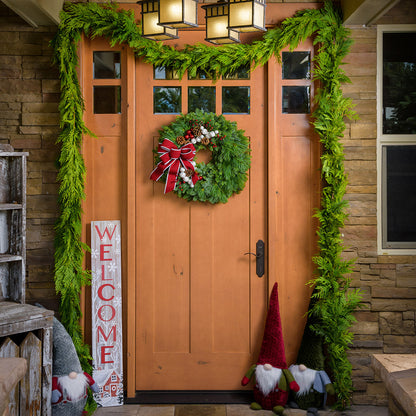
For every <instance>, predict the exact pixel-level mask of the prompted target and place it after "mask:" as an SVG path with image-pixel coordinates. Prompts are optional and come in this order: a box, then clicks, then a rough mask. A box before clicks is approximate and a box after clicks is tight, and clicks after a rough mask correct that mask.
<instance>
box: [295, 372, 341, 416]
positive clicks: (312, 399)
mask: <svg viewBox="0 0 416 416" xmlns="http://www.w3.org/2000/svg"><path fill="white" fill-rule="evenodd" d="M289 370H290V372H291V373H292V375H293V377H294V378H295V380H296V382H297V383H298V385H299V391H298V392H296V393H295V394H294V396H295V402H296V403H297V404H298V406H297V407H300V408H302V409H304V410H306V411H307V412H306V414H307V416H318V415H319V413H318V409H319V408H325V405H326V398H327V394H328V393H329V394H335V391H334V386H333V385H332V383H331V380H330V379H329V377H328V374H327V373H326V372H325V371H324V370H319V371H318V370H313V369H311V368H308V367H306V366H305V365H304V364H292V365H291V366H290V367H289ZM291 406H292V407H296V406H293V405H291Z"/></svg>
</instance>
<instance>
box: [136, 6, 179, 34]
mask: <svg viewBox="0 0 416 416" xmlns="http://www.w3.org/2000/svg"><path fill="white" fill-rule="evenodd" d="M137 3H138V4H141V5H142V12H141V14H142V36H143V37H145V38H148V39H153V40H168V39H177V38H178V30H177V29H174V28H171V27H165V26H161V25H159V1H158V0H142V1H138V2H137Z"/></svg>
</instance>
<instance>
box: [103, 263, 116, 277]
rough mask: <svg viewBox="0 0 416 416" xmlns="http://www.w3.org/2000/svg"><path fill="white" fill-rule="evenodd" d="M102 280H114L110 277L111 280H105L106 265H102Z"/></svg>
mask: <svg viewBox="0 0 416 416" xmlns="http://www.w3.org/2000/svg"><path fill="white" fill-rule="evenodd" d="M101 280H104V281H105V280H113V279H112V278H111V277H110V279H106V278H105V266H104V264H102V265H101Z"/></svg>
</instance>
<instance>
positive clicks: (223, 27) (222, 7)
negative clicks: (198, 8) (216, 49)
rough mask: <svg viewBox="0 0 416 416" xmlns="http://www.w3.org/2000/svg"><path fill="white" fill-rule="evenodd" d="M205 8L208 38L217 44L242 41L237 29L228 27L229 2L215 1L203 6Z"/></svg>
mask: <svg viewBox="0 0 416 416" xmlns="http://www.w3.org/2000/svg"><path fill="white" fill-rule="evenodd" d="M202 8H204V9H205V20H206V38H205V40H206V41H208V42H211V43H214V44H215V45H223V44H226V43H235V42H240V35H239V33H238V32H237V31H235V30H233V29H230V28H229V27H228V3H214V4H209V5H208V4H207V5H204V6H202Z"/></svg>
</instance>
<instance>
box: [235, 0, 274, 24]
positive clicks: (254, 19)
mask: <svg viewBox="0 0 416 416" xmlns="http://www.w3.org/2000/svg"><path fill="white" fill-rule="evenodd" d="M229 5H230V10H229V18H228V22H229V28H230V29H233V30H236V31H238V32H255V31H258V30H262V31H266V27H265V11H266V0H229Z"/></svg>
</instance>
